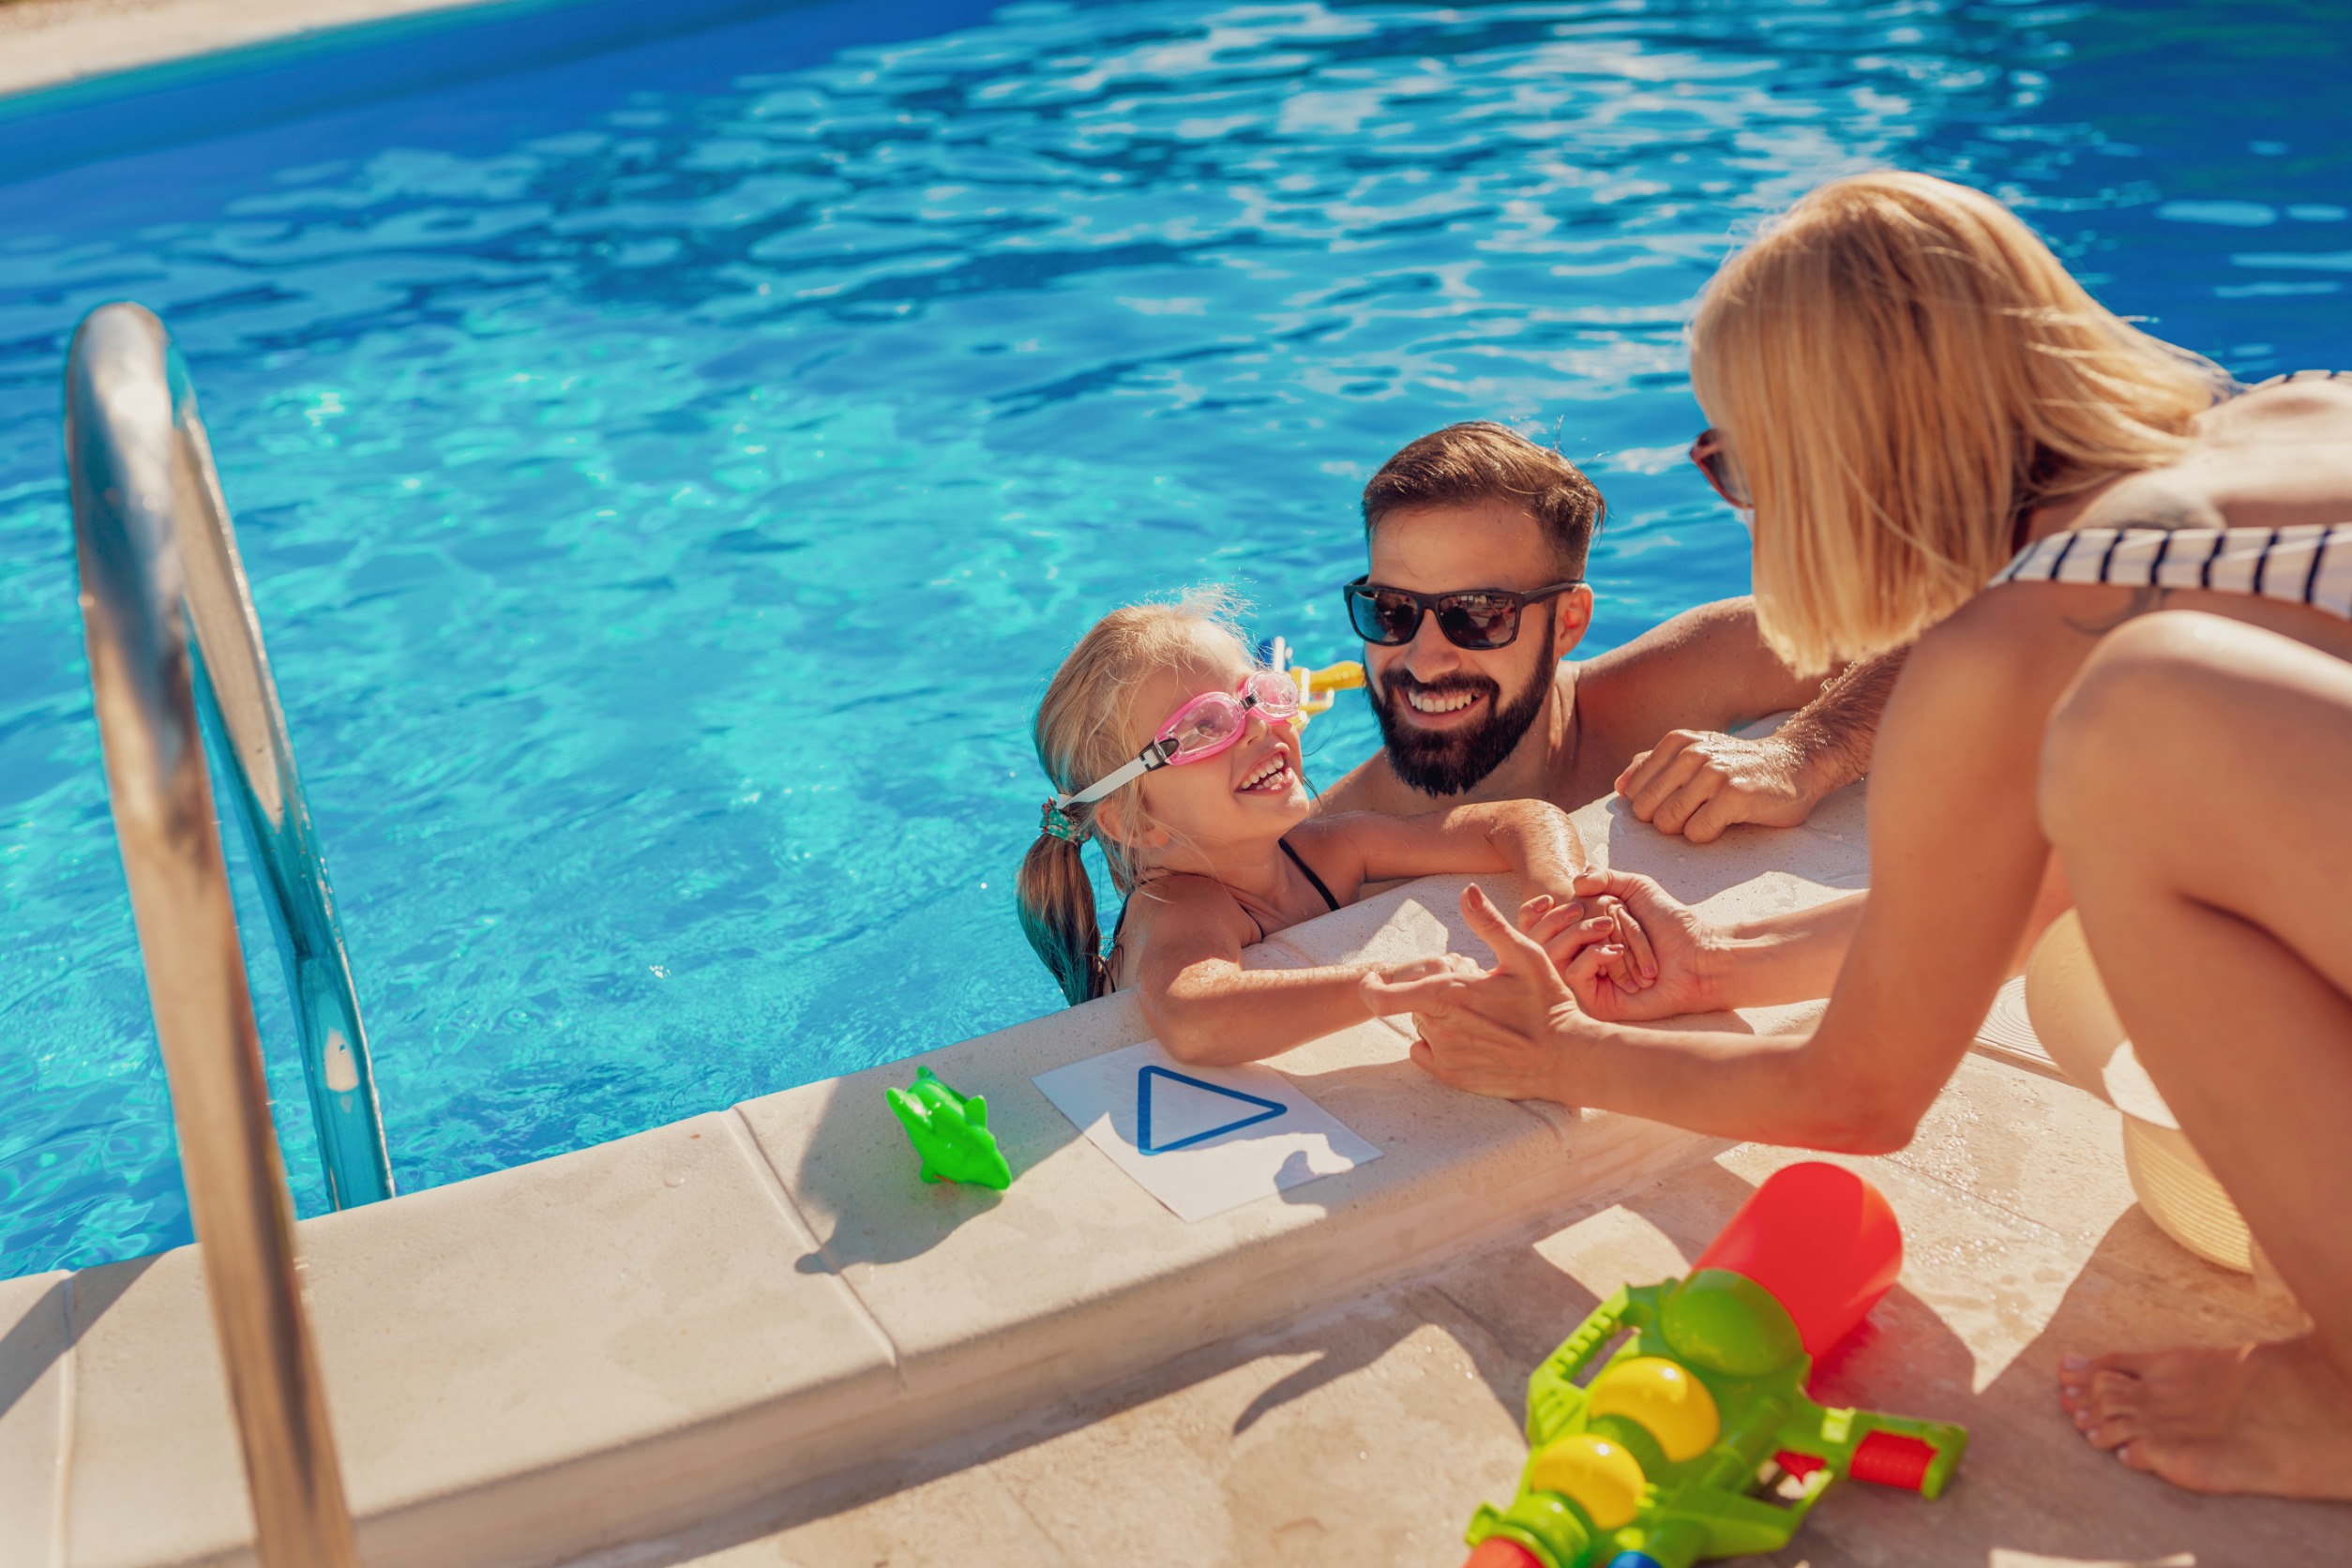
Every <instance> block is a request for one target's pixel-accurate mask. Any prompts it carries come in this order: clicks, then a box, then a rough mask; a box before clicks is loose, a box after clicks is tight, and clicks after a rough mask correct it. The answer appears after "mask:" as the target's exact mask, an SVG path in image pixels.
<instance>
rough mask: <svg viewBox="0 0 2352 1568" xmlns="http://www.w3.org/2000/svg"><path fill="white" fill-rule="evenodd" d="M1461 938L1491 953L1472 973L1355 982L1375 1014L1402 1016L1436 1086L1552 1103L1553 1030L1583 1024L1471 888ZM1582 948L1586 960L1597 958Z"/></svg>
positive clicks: (1423, 971) (1557, 1079)
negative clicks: (1491, 961) (1472, 935)
mask: <svg viewBox="0 0 2352 1568" xmlns="http://www.w3.org/2000/svg"><path fill="white" fill-rule="evenodd" d="M1462 914H1463V916H1464V918H1466V919H1467V920H1468V921H1469V922H1470V929H1471V930H1472V931H1474V932H1476V933H1477V934H1478V936H1479V937H1480V938H1481V939H1483V940H1484V941H1485V942H1486V943H1487V945H1489V946H1491V947H1492V948H1493V949H1494V950H1495V967H1494V968H1493V969H1491V970H1483V971H1482V970H1481V969H1480V968H1479V967H1478V966H1477V965H1476V964H1475V963H1473V962H1471V961H1470V959H1468V958H1465V957H1460V956H1459V955H1458V954H1449V955H1447V956H1446V957H1441V958H1425V959H1423V960H1421V961H1420V962H1418V963H1412V964H1399V965H1396V966H1395V967H1393V968H1390V969H1387V970H1382V971H1379V972H1374V973H1371V974H1367V975H1365V976H1364V979H1363V981H1362V982H1361V983H1360V984H1361V988H1362V991H1363V995H1364V1004H1365V1005H1366V1006H1367V1007H1369V1008H1370V1009H1371V1010H1372V1011H1373V1012H1374V1013H1375V1014H1378V1015H1380V1016H1382V1017H1390V1016H1394V1015H1396V1014H1400V1013H1410V1014H1411V1015H1412V1018H1413V1027H1414V1029H1415V1030H1416V1031H1417V1032H1418V1033H1420V1036H1421V1038H1419V1039H1418V1040H1416V1041H1414V1042H1413V1048H1412V1058H1413V1061H1414V1063H1417V1064H1418V1065H1419V1066H1421V1067H1422V1068H1423V1069H1424V1070H1425V1071H1426V1072H1427V1073H1428V1074H1429V1075H1430V1076H1431V1077H1433V1078H1436V1079H1437V1080H1438V1081H1439V1082H1440V1083H1443V1084H1445V1085H1447V1086H1448V1087H1450V1088H1454V1089H1460V1090H1466V1091H1468V1092H1469V1093H1472V1094H1490V1095H1494V1096H1496V1097H1498V1098H1500V1099H1509V1100H1557V1099H1560V1098H1561V1097H1562V1094H1563V1092H1564V1088H1565V1078H1564V1077H1563V1075H1562V1073H1561V1068H1562V1066H1563V1065H1564V1064H1565V1063H1564V1059H1563V1057H1562V1054H1561V1046H1562V1044H1563V1043H1564V1039H1563V1033H1562V1032H1563V1030H1564V1031H1568V1032H1573V1031H1575V1030H1576V1028H1577V1026H1578V1025H1580V1024H1582V1023H1583V1021H1584V1020H1583V1019H1582V1018H1581V1016H1580V1015H1579V1014H1578V1013H1577V1011H1576V1000H1575V998H1574V997H1572V996H1571V995H1570V994H1569V991H1568V986H1567V983H1566V982H1565V981H1563V980H1562V979H1561V978H1560V971H1559V970H1557V969H1555V968H1554V967H1553V966H1552V961H1551V959H1550V958H1549V957H1546V956H1545V952H1544V948H1543V945H1542V944H1541V943H1539V942H1536V940H1535V939H1534V938H1533V937H1530V936H1528V935H1527V934H1525V933H1524V932H1521V931H1518V930H1515V929H1514V928H1513V927H1512V925H1511V922H1509V921H1508V920H1506V919H1504V918H1503V914H1502V912H1501V911H1500V910H1499V909H1497V908H1495V906H1494V904H1493V902H1492V901H1491V900H1490V899H1488V898H1487V897H1486V895H1485V892H1484V891H1483V890H1481V889H1480V888H1479V886H1478V884H1477V883H1475V882H1473V883H1471V884H1470V886H1469V887H1468V888H1466V889H1464V891H1463V893H1462ZM1598 951H1599V949H1598V948H1597V947H1592V948H1588V949H1586V956H1588V957H1589V956H1590V955H1591V954H1594V953H1597V952H1598Z"/></svg>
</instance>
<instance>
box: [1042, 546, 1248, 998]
mask: <svg viewBox="0 0 2352 1568" xmlns="http://www.w3.org/2000/svg"><path fill="white" fill-rule="evenodd" d="M1238 608H1239V607H1238V604H1237V602H1236V600H1235V599H1234V598H1233V596H1232V595H1231V594H1229V593H1228V592H1227V591H1226V590H1225V589H1223V588H1196V589H1193V590H1192V591H1190V592H1189V593H1187V594H1185V595H1184V596H1183V597H1182V598H1180V599H1178V600H1177V601H1176V602H1175V603H1173V604H1133V605H1129V606H1127V607H1126V608H1125V609H1123V610H1114V611H1111V612H1110V613H1109V614H1108V615H1106V616H1104V617H1103V618H1102V619H1101V620H1099V621H1097V622H1095V623H1094V626H1093V630H1091V631H1089V632H1088V633H1087V634H1086V635H1085V636H1084V637H1081V638H1079V639H1078V646H1077V647H1075V648H1073V649H1071V650H1070V656H1069V657H1068V658H1065V659H1063V661H1062V668H1061V669H1059V670H1057V671H1054V676H1053V680H1052V682H1051V683H1050V684H1049V685H1048V686H1047V687H1046V695H1045V697H1044V699H1043V700H1042V701H1039V702H1038V704H1037V720H1036V723H1035V725H1034V726H1033V728H1032V737H1033V739H1034V740H1035V742H1036V746H1037V761H1038V762H1039V764H1040V765H1042V766H1043V767H1044V768H1045V770H1046V776H1047V777H1048V778H1050V779H1051V780H1053V787H1054V790H1055V791H1056V792H1058V793H1061V794H1065V795H1066V794H1073V793H1075V792H1078V791H1079V790H1082V789H1084V788H1086V786H1088V785H1089V784H1092V783H1093V782H1094V780H1096V779H1098V778H1100V777H1102V776H1104V775H1105V774H1107V773H1109V772H1111V771H1112V770H1113V769H1115V768H1117V767H1120V766H1121V765H1123V764H1124V763H1126V762H1130V761H1134V760H1135V754H1136V752H1137V750H1138V748H1139V747H1140V746H1142V745H1143V743H1144V741H1145V740H1147V739H1149V738H1150V737H1149V736H1148V735H1144V734H1142V733H1140V732H1139V731H1140V728H1141V726H1140V724H1139V723H1138V715H1137V714H1136V713H1135V711H1134V710H1135V697H1136V691H1137V689H1138V687H1139V686H1142V685H1143V683H1144V682H1145V681H1147V680H1149V679H1150V678H1151V676H1152V674H1153V671H1157V670H1163V669H1166V668H1167V667H1168V664H1169V663H1171V662H1172V661H1174V660H1176V659H1180V658H1183V657H1185V656H1188V655H1196V654H1198V652H1199V650H1200V648H1201V646H1202V644H1203V642H1204V641H1208V642H1215V641H1227V642H1229V643H1230V644H1231V645H1232V651H1233V655H1234V656H1235V657H1236V658H1239V659H1241V660H1242V661H1243V662H1244V663H1254V662H1255V661H1254V660H1252V659H1251V658H1250V655H1249V644H1248V643H1247V642H1246V641H1244V639H1243V637H1242V634H1241V631H1240V629H1239V627H1238V626H1236V625H1235V623H1234V616H1235V613H1236V611H1237V610H1238ZM1144 717H1147V718H1148V717H1152V716H1144ZM1111 801H1117V802H1119V806H1120V819H1121V821H1122V822H1123V823H1125V824H1126V825H1127V828H1128V830H1129V832H1130V833H1133V832H1135V831H1137V830H1139V829H1141V828H1145V827H1148V826H1150V825H1151V819H1150V818H1149V817H1148V816H1147V815H1146V814H1145V812H1144V809H1143V780H1142V779H1140V778H1138V779H1134V780H1132V781H1130V782H1129V783H1127V784H1125V785H1123V786H1122V787H1121V788H1119V789H1117V790H1114V791H1113V792H1111V793H1110V794H1109V795H1108V796H1106V797H1105V798H1104V799H1103V800H1100V801H1097V802H1095V803H1093V805H1091V806H1072V807H1068V808H1067V810H1066V811H1065V812H1064V813H1063V818H1064V820H1065V821H1066V822H1068V824H1069V826H1070V829H1071V831H1072V834H1073V837H1066V838H1065V837H1058V836H1057V835H1055V834H1053V833H1051V832H1048V831H1046V830H1044V829H1040V830H1039V832H1038V835H1037V841H1036V842H1035V843H1033V844H1032V845H1030V846H1029V852H1028V854H1026V855H1024V856H1023V857H1022V858H1021V868H1020V876H1019V878H1018V897H1019V903H1020V914H1021V930H1022V931H1023V933H1024V934H1026V935H1027V936H1028V938H1029V945H1030V946H1032V947H1033V948H1035V949H1036V950H1037V957H1040V958H1042V959H1044V960H1045V964H1046V968H1047V969H1048V970H1050V971H1052V972H1053V978H1054V982H1055V984H1057V985H1059V986H1060V987H1061V988H1062V994H1063V996H1065V997H1067V998H1068V999H1069V1001H1070V1003H1071V1005H1072V1006H1076V1005H1077V1004H1078V1003H1081V1002H1087V1001H1091V1000H1092V999H1093V998H1095V997H1098V996H1105V995H1108V993H1109V991H1110V988H1111V974H1110V966H1109V964H1108V962H1107V961H1106V959H1105V957H1104V955H1103V950H1102V946H1103V942H1102V932H1101V929H1100V927H1098V925H1097V924H1096V921H1095V918H1094V884H1093V880H1092V879H1091V878H1089V877H1088V876H1087V874H1086V861H1085V858H1084V856H1083V855H1082V854H1081V853H1080V852H1079V849H1078V845H1079V843H1080V842H1081V841H1082V840H1084V839H1085V838H1087V837H1090V836H1092V837H1097V841H1098V842H1100V843H1101V845H1102V847H1103V860H1104V862H1105V864H1106V865H1108V867H1109V868H1110V880H1111V885H1112V886H1114V887H1115V888H1117V889H1118V891H1119V893H1120V895H1121V897H1125V896H1126V895H1127V894H1130V893H1132V892H1134V891H1135V885H1136V872H1137V869H1138V867H1137V865H1136V860H1135V852H1134V851H1133V850H1132V849H1130V848H1129V847H1128V846H1127V845H1125V844H1123V843H1121V842H1120V841H1119V840H1118V839H1116V838H1114V837H1110V836H1109V835H1108V834H1104V835H1099V836H1097V835H1095V834H1094V823H1095V820H1096V814H1097V813H1098V812H1099V810H1100V809H1101V807H1104V806H1106V805H1108V804H1109V802H1111Z"/></svg>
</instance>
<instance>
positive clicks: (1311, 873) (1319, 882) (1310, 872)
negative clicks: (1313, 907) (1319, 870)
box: [1281, 838, 1339, 910]
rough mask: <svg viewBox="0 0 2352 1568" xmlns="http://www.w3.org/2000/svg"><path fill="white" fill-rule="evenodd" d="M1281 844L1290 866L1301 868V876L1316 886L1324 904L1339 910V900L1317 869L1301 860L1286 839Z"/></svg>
mask: <svg viewBox="0 0 2352 1568" xmlns="http://www.w3.org/2000/svg"><path fill="white" fill-rule="evenodd" d="M1281 842H1282V852H1283V853H1284V854H1287V855H1289V857H1290V864H1291V865H1293V866H1295V867H1298V868H1299V874H1300V875H1302V876H1304V878H1306V880H1307V881H1308V882H1313V883H1314V884H1315V891H1316V892H1318V893H1319V894H1321V895H1322V896H1323V902H1324V903H1326V904H1329V905H1330V906H1331V907H1332V908H1333V909H1334V910H1335V909H1337V908H1338V907H1339V900H1338V899H1336V898H1334V897H1332V896H1331V889H1330V888H1328V887H1325V886H1324V885H1323V879H1322V878H1320V877H1319V876H1317V875H1316V874H1315V867H1312V866H1309V865H1308V864H1307V863H1306V862H1305V861H1304V860H1302V859H1300V858H1299V852H1298V851H1296V850H1294V849H1292V848H1291V847H1290V840H1289V839H1288V838H1285V839H1283V840H1282V841H1281Z"/></svg>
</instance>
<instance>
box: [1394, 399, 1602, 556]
mask: <svg viewBox="0 0 2352 1568" xmlns="http://www.w3.org/2000/svg"><path fill="white" fill-rule="evenodd" d="M1476 501H1504V502H1509V503H1511V504H1512V505H1517V506H1521V507H1524V508H1525V509H1526V510H1527V512H1528V513H1529V515H1530V516H1531V517H1533V518H1534V519H1535V520H1536V522H1537V524H1538V525H1540V526H1541V527H1542V528H1543V530H1544V536H1545V539H1547V540H1549V541H1550V543H1551V547H1552V554H1553V555H1554V556H1555V557H1556V558H1557V559H1558V561H1559V563H1560V568H1561V575H1562V576H1565V577H1574V578H1581V577H1583V576H1584V560H1585V553H1586V551H1587V550H1590V549H1591V544H1592V535H1593V534H1594V533H1595V532H1597V531H1598V530H1599V528H1600V526H1601V520H1602V518H1603V516H1604V515H1605V514H1606V512H1607V510H1608V507H1607V505H1606V503H1604V502H1603V501H1602V499H1601V492H1600V490H1598V489H1597V488H1595V486H1594V485H1593V483H1592V481H1591V480H1590V479H1588V478H1586V477H1585V476H1584V474H1583V472H1582V471H1581V470H1579V469H1578V468H1577V467H1576V464H1575V463H1572V462H1570V461H1569V460H1567V459H1566V458H1563V457H1561V456H1560V454H1559V453H1558V452H1556V451H1554V450H1552V449H1551V448H1550V447H1547V446H1538V445H1535V443H1533V442H1532V441H1530V440H1529V439H1528V438H1527V437H1525V436H1523V435H1521V434H1520V433H1519V432H1518V431H1516V430H1512V429H1511V428H1510V427H1509V426H1507V425H1498V424H1496V423H1495V422H1494V421H1493V420H1491V419H1471V420H1466V421H1465V422H1463V423H1462V424H1459V425H1448V426H1447V427H1446V428H1445V429H1443V430H1434V431H1432V432H1430V433H1429V434H1427V435H1425V436H1423V437H1422V438H1421V439H1420V440H1419V441H1416V442H1414V443H1412V444H1411V445H1409V446H1407V447H1405V448H1404V449H1403V450H1402V451H1400V452H1398V453H1397V454H1396V455H1395V457H1393V458H1391V459H1389V460H1388V461H1386V462H1384V463H1382V464H1381V465H1380V472H1379V473H1378V474H1375V475H1372V480H1371V482H1370V483H1369V484H1367V485H1365V486H1364V532H1365V533H1366V534H1370V533H1372V532H1373V531H1375V530H1377V529H1378V528H1379V527H1380V520H1381V519H1382V518H1384V517H1386V516H1387V515H1388V514H1389V513H1391V512H1395V511H1401V510H1403V509H1405V508H1407V507H1411V506H1458V505H1465V504H1467V503H1470V502H1476Z"/></svg>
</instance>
